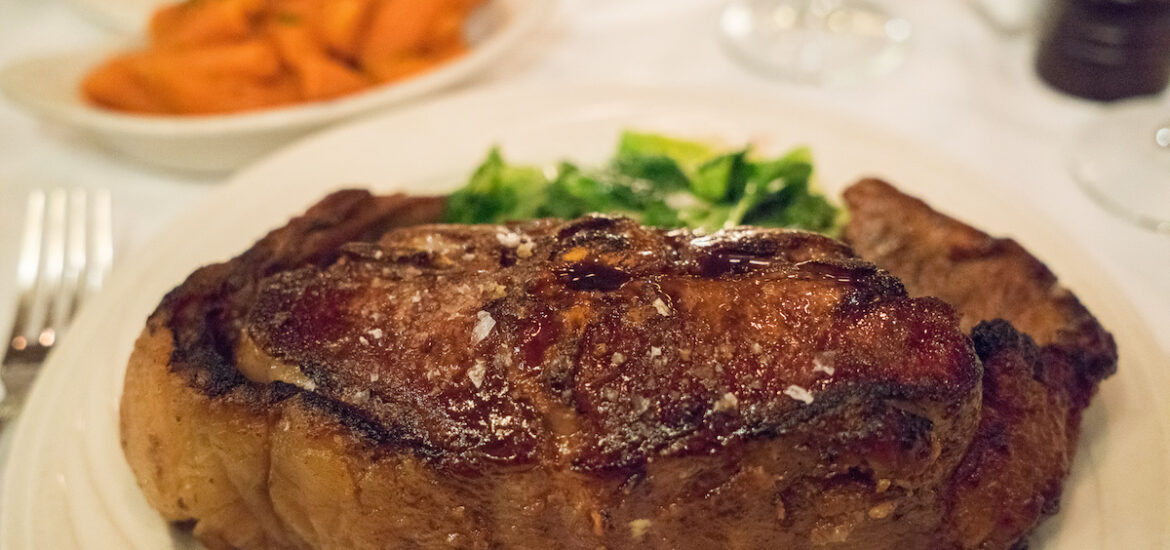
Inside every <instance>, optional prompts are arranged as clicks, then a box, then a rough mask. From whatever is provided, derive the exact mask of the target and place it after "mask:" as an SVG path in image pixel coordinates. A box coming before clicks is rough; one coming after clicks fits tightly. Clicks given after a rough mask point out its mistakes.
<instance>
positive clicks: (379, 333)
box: [370, 328, 382, 340]
mask: <svg viewBox="0 0 1170 550" xmlns="http://www.w3.org/2000/svg"><path fill="white" fill-rule="evenodd" d="M370 336H373V337H374V339H375V340H377V339H379V338H381V337H382V329H380V328H375V329H371V330H370Z"/></svg>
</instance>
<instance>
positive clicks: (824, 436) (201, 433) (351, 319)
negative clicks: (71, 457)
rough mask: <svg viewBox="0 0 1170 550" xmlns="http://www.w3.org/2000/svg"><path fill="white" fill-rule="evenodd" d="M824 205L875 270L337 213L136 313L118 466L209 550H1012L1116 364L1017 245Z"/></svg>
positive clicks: (782, 251)
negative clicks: (141, 323) (847, 216)
mask: <svg viewBox="0 0 1170 550" xmlns="http://www.w3.org/2000/svg"><path fill="white" fill-rule="evenodd" d="M846 200H847V202H848V203H849V205H850V208H851V210H852V218H851V222H850V224H849V226H848V227H847V228H846V231H845V237H846V240H847V241H848V242H849V244H850V245H852V247H853V249H854V250H856V251H857V252H858V253H860V255H861V256H862V257H863V258H867V259H869V260H872V261H874V262H875V263H876V264H877V265H876V266H875V265H874V264H871V263H869V262H867V261H864V260H861V259H858V258H857V257H855V256H853V254H852V252H851V251H850V249H849V248H848V247H846V246H845V245H843V244H841V243H838V242H836V241H832V240H830V239H827V238H825V237H821V236H818V235H814V234H810V233H805V232H798V231H784V230H766V229H737V230H730V231H723V232H719V233H716V234H712V235H696V234H692V233H690V232H687V231H663V230H656V229H649V228H645V227H641V226H639V225H638V224H636V223H634V222H632V221H630V220H627V219H623V218H615V217H605V216H592V217H587V218H582V219H578V220H573V221H568V222H561V221H552V220H540V221H534V222H525V223H518V224H511V225H507V226H452V225H429V223H431V222H433V221H434V220H435V219H437V218H438V217H439V216H440V214H441V212H442V209H443V201H442V199H440V198H425V197H424V198H407V197H402V196H392V197H374V196H370V195H369V194H367V193H365V192H361V191H343V192H339V193H336V194H333V195H331V196H329V197H327V198H326V199H324V200H323V201H322V202H320V203H318V204H317V205H316V206H314V207H313V208H311V209H310V210H309V211H308V212H307V213H306V214H305V215H303V216H301V217H299V218H296V219H294V220H292V221H291V222H290V223H289V224H288V225H286V226H285V227H282V228H280V229H278V230H276V231H273V232H272V233H271V234H269V235H268V236H267V237H265V238H264V239H262V240H261V241H260V242H258V243H257V244H256V245H254V246H253V247H252V248H251V249H249V250H248V251H247V252H245V253H244V254H242V255H241V256H239V257H237V258H235V259H233V260H231V261H228V262H226V263H222V264H217V265H212V266H208V267H205V268H202V269H200V270H198V271H196V272H195V273H194V274H192V275H191V276H190V277H189V278H188V279H187V281H185V282H184V283H183V284H182V285H180V286H179V287H178V288H176V289H175V290H174V291H172V292H171V293H170V294H169V295H168V296H167V297H166V298H165V299H164V300H163V302H162V303H161V304H160V305H159V308H158V309H157V310H156V311H155V313H154V314H153V315H152V316H151V317H150V319H149V320H148V322H147V326H146V328H145V330H144V331H143V333H142V336H141V337H140V338H139V341H138V343H137V345H136V349H135V352H134V354H133V356H132V357H131V361H130V365H129V368H128V372H127V377H126V384H125V391H124V395H123V401H122V437H123V447H124V449H125V452H126V456H127V459H128V461H129V462H130V465H131V467H132V468H133V470H134V472H135V474H136V475H137V477H138V479H139V482H140V484H141V486H142V488H143V490H144V492H145V494H146V496H147V498H148V500H149V501H150V502H151V504H152V505H153V506H155V507H156V508H157V509H158V510H159V511H160V512H161V513H162V514H163V516H164V517H165V518H166V519H167V520H169V521H172V522H175V523H179V524H182V525H186V526H189V527H190V528H192V529H193V531H194V533H195V535H196V536H197V537H198V538H199V539H200V540H201V541H203V542H204V543H205V544H207V545H208V546H209V547H212V548H248V549H251V548H257V549H259V548H270V549H278V548H279V549H284V548H339V549H340V548H542V549H543V548H550V549H557V548H574V549H575V548H583V549H584V548H588V549H594V548H680V549H690V548H696V549H705V548H712V549H716V548H718V549H723V548H741V549H754V548H792V549H814V548H834V549H894V548H897V549H899V550H905V549H924V550H925V549H930V550H934V549H943V550H946V549H972V550H974V549H986V550H993V549H1004V550H1006V549H1009V548H1013V547H1018V546H1019V545H1022V544H1023V541H1024V538H1025V537H1026V535H1027V533H1028V532H1029V531H1030V530H1031V529H1032V528H1033V527H1034V526H1035V524H1036V523H1037V522H1038V521H1039V519H1040V518H1041V517H1042V516H1043V515H1044V514H1046V513H1050V512H1052V511H1053V510H1055V508H1056V505H1057V504H1058V501H1059V493H1060V485H1061V482H1062V481H1063V479H1064V477H1065V476H1066V475H1067V472H1068V468H1069V464H1070V461H1071V459H1072V452H1073V449H1074V448H1075V441H1076V436H1077V428H1078V425H1079V420H1080V413H1081V410H1082V409H1083V408H1084V406H1086V405H1087V403H1088V400H1089V398H1090V397H1091V395H1092V394H1093V392H1094V391H1095V388H1096V385H1097V383H1098V382H1099V381H1100V380H1101V379H1103V378H1104V377H1105V376H1107V375H1108V374H1110V373H1111V372H1112V371H1113V370H1114V369H1115V365H1116V351H1115V349H1114V347H1113V342H1112V339H1111V337H1110V336H1109V334H1108V333H1107V332H1105V331H1104V329H1102V328H1101V327H1100V326H1099V325H1098V324H1097V322H1096V320H1095V319H1093V317H1092V316H1091V315H1090V314H1089V313H1088V312H1087V311H1086V310H1085V309H1084V308H1083V307H1082V306H1081V305H1080V303H1079V302H1078V301H1077V300H1076V298H1075V297H1073V296H1072V295H1071V294H1069V293H1068V292H1067V291H1064V290H1063V289H1061V288H1060V287H1059V286H1058V285H1057V283H1056V280H1055V277H1054V276H1053V275H1052V274H1051V273H1050V272H1049V271H1048V270H1047V269H1046V268H1045V267H1044V266H1043V264H1041V263H1040V262H1039V261H1037V260H1036V259H1035V258H1033V257H1032V256H1031V255H1029V254H1028V253H1027V252H1026V251H1024V250H1023V249H1022V248H1020V247H1019V246H1018V245H1016V244H1015V243H1014V242H1011V241H1006V240H999V239H992V238H990V237H988V236H987V235H985V234H983V233H981V232H979V231H977V230H975V229H972V228H970V227H968V226H966V225H963V224H961V223H959V222H957V221H954V220H952V219H950V218H947V217H946V216H943V215H941V214H939V213H937V212H934V211H933V210H931V209H930V208H929V207H927V206H926V205H925V204H922V203H921V202H919V201H916V200H915V199H912V198H910V197H907V196H905V195H903V194H901V193H899V192H897V191H896V190H894V189H893V188H892V187H890V186H888V185H886V184H884V183H881V182H877V181H866V182H862V183H860V184H858V185H855V186H854V187H852V188H851V189H850V190H849V191H848V192H847V193H846ZM878 266H880V267H878ZM886 270H888V271H886ZM895 276H897V277H901V278H902V280H901V281H900V280H899V279H897V278H895ZM990 278H995V280H997V283H998V284H997V285H995V286H994V287H989V286H988V285H986V284H985V281H986V280H988V279H990ZM903 283H904V284H903ZM907 289H909V293H908V292H907ZM914 296H919V297H914ZM940 298H941V299H940ZM948 303H949V304H948ZM952 306H953V308H954V309H952ZM968 331H970V336H969V337H968V336H967V332H968Z"/></svg>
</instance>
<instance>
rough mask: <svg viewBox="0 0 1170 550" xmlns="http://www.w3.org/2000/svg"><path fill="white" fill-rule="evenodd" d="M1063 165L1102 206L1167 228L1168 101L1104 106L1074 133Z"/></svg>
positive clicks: (1169, 192) (1136, 220)
mask: <svg viewBox="0 0 1170 550" xmlns="http://www.w3.org/2000/svg"><path fill="white" fill-rule="evenodd" d="M1069 168H1070V170H1071V171H1072V175H1073V178H1074V179H1075V180H1076V181H1077V184H1078V185H1080V187H1081V188H1082V189H1084V191H1085V192H1086V194H1088V195H1089V197H1091V198H1092V199H1093V200H1094V201H1095V202H1097V203H1098V204H1100V205H1101V206H1103V207H1104V208H1105V209H1107V210H1109V211H1110V212H1112V213H1114V214H1116V215H1118V216H1121V217H1122V218H1125V219H1127V220H1129V221H1131V222H1133V223H1136V224H1138V225H1140V226H1142V227H1146V228H1148V229H1152V230H1154V231H1160V232H1163V233H1170V106H1168V105H1158V104H1153V103H1150V102H1146V101H1131V102H1126V103H1122V104H1118V105H1116V106H1113V107H1110V108H1109V109H1108V111H1107V112H1106V113H1105V114H1104V116H1101V117H1099V118H1098V119H1096V120H1095V121H1093V122H1091V123H1090V124H1088V125H1086V126H1085V127H1084V128H1083V129H1082V130H1081V132H1080V133H1079V134H1078V136H1077V137H1076V139H1075V141H1074V143H1073V146H1072V148H1071V155H1070V158H1069Z"/></svg>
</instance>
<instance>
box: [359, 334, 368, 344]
mask: <svg viewBox="0 0 1170 550" xmlns="http://www.w3.org/2000/svg"><path fill="white" fill-rule="evenodd" d="M358 342H361V343H362V345H363V346H368V345H370V341H369V340H366V337H365V336H358Z"/></svg>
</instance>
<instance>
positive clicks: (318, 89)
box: [269, 23, 370, 100]
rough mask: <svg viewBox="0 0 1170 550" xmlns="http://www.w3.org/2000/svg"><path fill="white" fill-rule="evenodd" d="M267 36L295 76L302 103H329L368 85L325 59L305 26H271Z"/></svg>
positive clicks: (328, 58)
mask: <svg viewBox="0 0 1170 550" xmlns="http://www.w3.org/2000/svg"><path fill="white" fill-rule="evenodd" d="M269 33H270V36H271V37H272V38H273V42H274V43H275V44H276V48H277V50H278V51H279V52H280V55H281V57H282V58H283V59H284V62H285V63H286V64H288V66H290V67H291V68H292V71H293V73H294V74H295V75H296V79H297V83H298V84H299V85H300V90H301V93H302V95H303V97H304V98H305V99H310V100H316V99H329V98H333V97H337V96H340V95H344V94H347V93H352V92H355V91H358V90H361V89H363V88H366V87H368V86H369V85H370V82H369V81H368V80H367V79H366V78H365V77H364V76H362V75H361V73H358V72H357V71H355V70H353V69H352V68H350V67H348V66H346V65H345V64H343V63H341V62H339V61H338V60H336V59H334V58H331V57H329V55H328V54H327V53H326V51H325V49H324V44H322V43H320V42H319V41H318V40H317V38H316V37H315V36H314V35H313V34H312V32H310V30H309V29H308V28H307V27H306V26H305V25H302V24H295V23H275V24H273V25H271V26H270V28H269Z"/></svg>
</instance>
